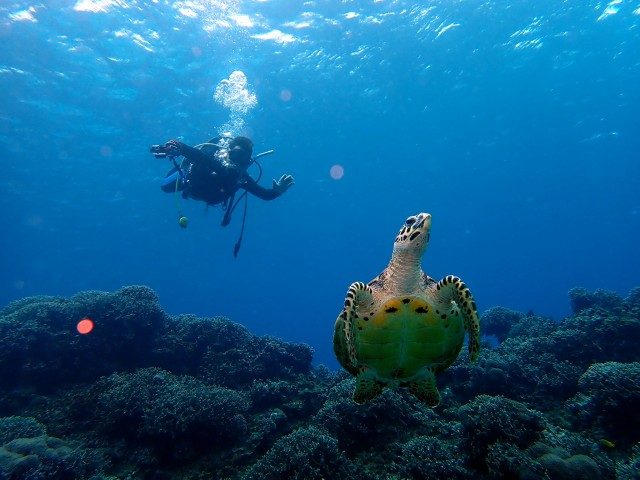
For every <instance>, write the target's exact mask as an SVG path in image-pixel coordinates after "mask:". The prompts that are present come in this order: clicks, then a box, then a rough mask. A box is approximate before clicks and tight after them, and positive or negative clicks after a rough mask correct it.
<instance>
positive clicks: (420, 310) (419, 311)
mask: <svg viewBox="0 0 640 480" xmlns="http://www.w3.org/2000/svg"><path fill="white" fill-rule="evenodd" d="M416 313H429V310H427V309H426V308H425V307H418V308H416Z"/></svg>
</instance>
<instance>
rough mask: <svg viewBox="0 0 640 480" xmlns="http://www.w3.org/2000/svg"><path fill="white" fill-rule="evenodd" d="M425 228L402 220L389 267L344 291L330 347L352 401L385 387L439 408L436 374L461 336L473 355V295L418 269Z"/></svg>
mask: <svg viewBox="0 0 640 480" xmlns="http://www.w3.org/2000/svg"><path fill="white" fill-rule="evenodd" d="M430 230H431V215H430V214H428V213H419V214H418V215H414V216H411V217H409V218H407V220H406V221H405V222H404V224H403V225H402V228H401V229H400V231H399V232H398V235H397V236H396V239H395V243H394V245H393V254H392V255H391V261H390V262H389V265H388V266H387V268H385V269H384V270H383V271H382V273H381V274H380V275H378V276H377V277H376V278H374V279H373V280H371V281H370V282H369V283H368V284H366V285H365V284H364V283H362V282H355V283H352V284H351V286H350V287H349V290H348V291H347V296H346V298H345V301H344V308H343V309H342V312H341V313H340V315H339V316H338V318H337V319H336V323H335V328H334V334H333V349H334V351H335V354H336V357H337V358H338V361H339V362H340V364H341V365H342V366H343V367H344V369H345V370H347V371H348V372H349V373H351V374H352V375H354V376H355V377H356V388H355V391H354V393H353V399H354V400H355V401H356V402H357V403H364V402H366V401H368V400H371V399H373V398H375V397H376V396H377V395H379V394H380V393H381V392H382V389H383V388H384V387H385V386H394V387H395V386H407V387H409V389H410V391H411V393H413V394H414V395H415V396H416V397H418V398H419V399H420V400H421V401H422V402H424V403H426V404H427V405H429V406H431V407H434V406H436V405H438V403H439V402H440V393H439V392H438V388H437V386H436V378H435V374H436V373H439V372H441V371H443V370H445V369H446V368H447V367H449V365H451V364H452V363H453V362H454V361H455V359H456V358H457V357H458V354H459V353H460V350H461V349H462V343H463V341H464V333H465V330H466V331H467V332H468V333H469V356H470V358H471V361H475V360H476V358H477V357H478V353H479V350H480V322H479V320H478V313H477V311H476V304H475V301H474V300H473V296H472V295H471V292H470V291H469V289H468V288H467V286H466V285H465V284H464V283H463V282H462V280H461V279H460V278H458V277H455V276H453V275H448V276H446V277H444V278H443V279H442V280H440V281H439V282H436V281H435V280H434V279H432V278H431V277H429V276H428V275H426V274H425V273H424V272H423V271H422V268H421V267H420V261H421V259H422V254H423V253H424V251H425V249H426V247H427V244H428V243H429V233H430Z"/></svg>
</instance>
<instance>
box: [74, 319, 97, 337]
mask: <svg viewBox="0 0 640 480" xmlns="http://www.w3.org/2000/svg"><path fill="white" fill-rule="evenodd" d="M76 328H77V329H78V333H80V334H82V335H86V334H87V333H91V331H92V330H93V320H91V319H90V318H83V319H82V320H80V321H79V322H78V325H76Z"/></svg>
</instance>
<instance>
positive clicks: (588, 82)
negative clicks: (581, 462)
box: [0, 0, 640, 367]
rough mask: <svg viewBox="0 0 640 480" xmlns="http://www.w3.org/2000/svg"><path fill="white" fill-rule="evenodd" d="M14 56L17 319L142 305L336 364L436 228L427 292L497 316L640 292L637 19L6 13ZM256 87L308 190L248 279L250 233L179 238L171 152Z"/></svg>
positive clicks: (195, 220)
mask: <svg viewBox="0 0 640 480" xmlns="http://www.w3.org/2000/svg"><path fill="white" fill-rule="evenodd" d="M43 3H44V4H46V6H45V5H44V4H43ZM0 42H1V47H0V87H1V89H2V101H1V104H0V147H1V150H0V151H1V152H2V157H3V158H2V162H3V168H2V176H1V177H0V188H1V190H0V191H1V192H2V195H1V196H0V212H1V213H2V218H3V226H2V235H1V236H0V242H1V243H0V247H1V248H0V304H1V305H4V304H6V303H7V302H9V301H11V300H13V299H17V298H21V297H24V296H28V295H35V294H47V295H72V294H74V293H76V292H78V291H81V290H115V289H118V288H120V287H121V286H123V285H130V284H145V285H149V286H150V287H151V288H153V289H154V290H155V291H156V292H158V295H159V297H160V301H161V304H162V305H163V307H164V308H165V309H166V310H167V311H168V312H169V313H172V314H177V313H195V314H198V315H202V316H215V315H225V316H228V317H230V318H231V319H232V320H234V321H236V322H239V323H242V324H244V325H246V326H247V327H248V328H250V329H251V330H252V331H253V332H255V333H258V334H270V335H275V336H279V337H282V338H284V339H286V340H291V341H302V342H306V343H308V344H310V345H311V346H313V347H314V349H315V352H316V356H315V361H316V362H317V363H324V364H326V365H329V366H330V367H335V366H336V365H337V364H336V362H335V360H334V358H333V353H332V346H331V337H332V328H333V322H334V320H335V317H336V315H337V314H338V313H339V311H340V308H341V305H342V303H343V299H344V295H345V293H346V290H347V287H348V286H349V284H350V283H351V282H352V281H355V280H361V281H368V280H370V279H371V278H373V277H374V276H375V275H377V274H378V273H379V272H380V271H381V270H382V269H383V268H384V267H385V266H386V263H387V262H388V259H389V256H390V253H391V248H392V243H393V239H394V236H395V234H396V232H397V230H398V228H399V227H400V226H401V224H402V222H403V221H404V219H405V218H406V217H407V216H409V215H411V214H415V213H418V212H420V211H426V212H430V213H431V214H432V215H433V229H432V232H431V238H432V240H431V244H430V246H429V248H428V250H427V252H426V255H425V258H424V262H423V267H424V269H425V271H426V272H427V273H428V274H429V275H431V276H432V277H434V278H436V279H439V278H441V277H442V276H444V275H446V274H456V275H459V276H460V277H462V278H463V279H464V281H465V282H466V283H467V284H468V285H469V287H470V288H471V290H472V292H473V293H474V295H475V297H476V299H477V303H478V307H479V309H480V310H481V311H483V310H485V309H487V308H489V307H492V306H495V305H502V306H505V307H509V308H513V309H517V310H522V311H528V310H530V309H531V310H533V311H534V312H536V313H539V314H544V315H548V316H551V317H553V318H557V319H560V318H562V317H563V316H566V315H567V314H569V313H570V312H569V302H568V297H567V291H568V290H569V289H570V288H572V287H575V286H582V287H586V288H588V289H596V288H603V289H608V290H613V291H616V292H618V293H620V294H621V295H623V296H624V295H626V294H627V293H628V291H629V289H630V288H632V287H634V286H636V285H638V284H640V281H639V278H638V270H639V267H640V257H639V256H638V251H637V250H638V249H637V242H638V236H639V234H640V194H639V193H638V192H639V191H640V154H639V153H638V152H640V121H639V120H638V112H640V89H639V88H638V85H640V3H638V1H633V2H632V1H628V0H617V1H612V2H610V3H606V2H595V1H584V2H557V1H551V0H544V1H536V2H531V1H524V0H522V1H511V2H510V3H507V2H500V1H489V2H487V1H466V2H459V1H457V2H452V1H444V0H443V1H439V2H431V3H428V4H427V3H425V2H417V1H414V2H411V1H385V0H379V1H366V2H365V1H359V2H356V1H346V0H344V1H341V2H336V1H329V0H327V1H317V2H316V1H309V2H291V1H284V0H279V1H277V0H264V1H245V2H241V1H227V2H225V1H214V0H210V1H194V2H171V1H160V2H155V1H151V0H147V1H125V0H118V1H117V0H101V1H98V0H94V1H90V0H80V1H77V2H74V1H51V2H38V3H33V5H32V4H31V3H29V2H23V1H19V2H2V5H1V6H0ZM233 71H242V72H244V74H245V75H246V78H247V80H248V85H247V89H248V91H249V93H251V94H255V96H256V99H257V105H256V106H255V107H254V108H252V109H249V110H248V111H247V112H246V114H240V115H239V117H240V118H239V121H240V122H241V125H242V128H241V130H242V131H237V132H234V133H237V134H238V133H244V134H247V135H249V136H250V137H251V138H252V139H253V140H254V143H255V145H256V148H255V149H256V152H260V151H263V150H267V149H272V148H273V149H275V150H276V153H275V155H273V156H270V157H267V158H265V159H264V161H263V166H264V177H263V179H262V180H261V183H262V184H263V185H266V186H270V184H271V179H272V178H278V177H279V176H280V175H281V174H283V173H291V174H292V175H294V177H295V180H296V184H295V186H294V187H293V188H292V189H291V190H289V191H288V192H287V193H286V194H285V195H284V196H282V197H281V198H279V199H276V200H274V201H272V202H264V201H261V200H259V199H256V198H251V199H250V203H249V210H248V219H247V226H246V231H245V238H244V241H243V245H242V249H241V251H240V254H239V256H238V258H237V259H234V258H233V256H232V249H233V244H234V243H235V241H236V239H237V235H238V232H239V228H240V223H241V222H240V220H241V211H240V210H238V211H237V212H236V214H235V215H234V219H233V222H232V224H231V225H230V226H229V227H227V228H225V229H223V228H221V227H220V225H219V224H220V220H221V218H222V212H221V210H220V209H219V208H209V209H208V210H207V209H205V207H204V206H203V205H202V204H199V203H197V202H195V201H192V200H190V201H184V200H182V201H181V204H180V208H181V209H182V210H183V211H184V213H185V214H186V215H187V216H188V217H189V219H190V224H189V227H188V228H187V229H181V228H180V227H179V226H178V224H177V221H176V217H177V211H176V206H175V199H174V197H173V196H171V195H166V194H163V193H162V192H161V191H160V189H159V183H160V180H161V178H162V176H163V175H164V173H165V172H166V171H167V170H168V168H169V165H168V163H167V162H166V161H162V160H156V159H154V158H153V157H152V156H151V155H150V154H149V153H148V147H149V145H150V144H154V143H161V142H164V141H166V140H168V139H170V138H180V139H182V140H183V141H184V142H186V143H189V144H192V145H193V144H197V143H200V142H203V141H205V140H207V139H208V138H211V137H212V136H214V135H215V134H217V133H218V132H219V128H220V126H221V125H223V124H225V123H226V122H228V121H229V119H230V115H231V114H232V112H231V111H230V109H229V108H227V107H225V106H224V105H222V104H220V103H218V102H216V101H215V99H214V97H213V94H214V91H215V88H216V86H217V85H218V84H219V83H220V82H221V81H222V80H224V79H226V78H228V77H229V76H230V74H231V73H232V72H233ZM237 117H238V115H236V120H238V118H237ZM334 165H340V166H342V167H343V169H344V176H343V177H342V178H341V179H338V180H334V179H333V178H332V177H331V176H330V169H331V167H332V166H334Z"/></svg>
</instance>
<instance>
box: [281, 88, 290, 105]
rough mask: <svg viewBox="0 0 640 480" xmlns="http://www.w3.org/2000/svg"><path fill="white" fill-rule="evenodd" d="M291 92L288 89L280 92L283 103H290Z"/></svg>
mask: <svg viewBox="0 0 640 480" xmlns="http://www.w3.org/2000/svg"><path fill="white" fill-rule="evenodd" d="M291 97H292V95H291V90H287V89H286V88H285V89H284V90H282V91H281V92H280V100H282V101H283V102H288V101H289V100H291Z"/></svg>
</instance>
